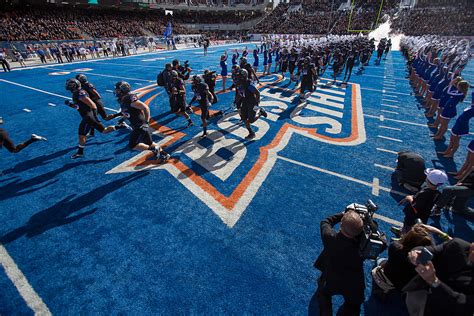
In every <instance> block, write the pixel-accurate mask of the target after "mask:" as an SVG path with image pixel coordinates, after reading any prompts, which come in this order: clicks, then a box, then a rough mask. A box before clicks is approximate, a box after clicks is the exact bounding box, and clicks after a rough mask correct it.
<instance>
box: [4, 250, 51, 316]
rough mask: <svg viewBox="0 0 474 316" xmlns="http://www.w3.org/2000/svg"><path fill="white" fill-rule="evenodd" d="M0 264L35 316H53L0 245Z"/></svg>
mask: <svg viewBox="0 0 474 316" xmlns="http://www.w3.org/2000/svg"><path fill="white" fill-rule="evenodd" d="M0 264H1V265H2V267H3V269H4V270H5V273H6V275H7V276H8V278H9V279H10V281H12V283H13V285H15V287H16V289H17V290H18V293H20V295H21V297H22V298H23V300H25V302H26V305H28V307H29V308H31V310H32V311H33V312H34V313H35V315H41V316H46V315H51V312H50V311H49V309H48V306H46V304H45V303H44V302H43V300H42V299H41V297H39V295H38V293H36V292H35V290H34V289H33V288H32V287H31V285H30V283H29V282H28V280H27V279H26V277H25V275H24V274H23V273H22V272H21V271H20V269H19V268H18V266H17V265H16V263H15V261H13V258H12V257H10V255H9V254H8V252H7V249H5V247H4V246H3V245H2V244H0Z"/></svg>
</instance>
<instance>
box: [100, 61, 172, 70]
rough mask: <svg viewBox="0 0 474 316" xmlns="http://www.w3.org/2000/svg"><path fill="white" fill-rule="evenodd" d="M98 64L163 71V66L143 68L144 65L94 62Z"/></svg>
mask: <svg viewBox="0 0 474 316" xmlns="http://www.w3.org/2000/svg"><path fill="white" fill-rule="evenodd" d="M96 63H98V64H104V65H109V66H131V67H140V68H154V69H161V70H163V69H164V67H163V66H145V65H140V64H136V65H135V64H119V63H107V62H103V61H96Z"/></svg>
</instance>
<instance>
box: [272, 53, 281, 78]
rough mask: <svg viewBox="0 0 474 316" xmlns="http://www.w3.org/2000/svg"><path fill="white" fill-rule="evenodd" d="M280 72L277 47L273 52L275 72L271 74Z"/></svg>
mask: <svg viewBox="0 0 474 316" xmlns="http://www.w3.org/2000/svg"><path fill="white" fill-rule="evenodd" d="M277 68H278V69H277ZM280 70H281V62H280V47H277V49H276V50H275V70H274V71H273V72H275V73H277V72H280Z"/></svg>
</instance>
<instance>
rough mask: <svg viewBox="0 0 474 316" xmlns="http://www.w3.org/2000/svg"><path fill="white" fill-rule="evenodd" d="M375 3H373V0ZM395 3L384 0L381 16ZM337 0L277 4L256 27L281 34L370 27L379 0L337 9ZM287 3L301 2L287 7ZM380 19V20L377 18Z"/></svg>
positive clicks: (377, 10)
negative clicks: (352, 7)
mask: <svg viewBox="0 0 474 316" xmlns="http://www.w3.org/2000/svg"><path fill="white" fill-rule="evenodd" d="M376 2H377V3H378V5H375V4H373V3H376ZM398 3H399V1H397V0H390V1H384V2H383V7H382V14H380V16H382V15H383V14H385V13H389V12H391V11H392V10H393V9H394V8H395V7H396V5H397V4H398ZM339 5H340V3H339V2H336V1H335V3H334V4H333V3H332V1H328V0H321V1H314V0H313V1H310V0H294V1H290V3H289V4H279V5H278V7H277V8H276V9H275V10H274V12H272V13H270V14H269V15H268V16H267V17H266V18H265V19H264V20H262V21H261V22H260V23H259V24H258V25H257V27H256V30H257V31H258V32H261V33H282V34H308V33H309V34H326V33H328V32H330V31H331V30H332V33H333V34H346V33H347V30H348V29H350V30H369V29H372V28H374V27H375V26H376V25H375V24H376V22H377V16H378V15H379V9H380V2H379V1H372V0H364V1H356V2H355V3H354V9H353V10H352V12H351V11H337V9H338V8H339ZM291 6H301V7H300V8H299V9H298V10H295V11H293V10H290V7H291ZM379 22H380V21H379Z"/></svg>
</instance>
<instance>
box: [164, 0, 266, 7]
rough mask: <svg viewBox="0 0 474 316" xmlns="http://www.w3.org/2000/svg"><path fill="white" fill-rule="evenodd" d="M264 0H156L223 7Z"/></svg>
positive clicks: (253, 4)
mask: <svg viewBox="0 0 474 316" xmlns="http://www.w3.org/2000/svg"><path fill="white" fill-rule="evenodd" d="M264 2H265V1H264V0H157V3H158V4H172V5H187V6H207V7H224V6H236V5H239V4H242V5H252V6H256V5H260V4H263V3H264Z"/></svg>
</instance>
